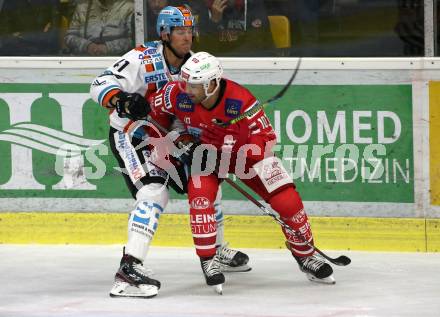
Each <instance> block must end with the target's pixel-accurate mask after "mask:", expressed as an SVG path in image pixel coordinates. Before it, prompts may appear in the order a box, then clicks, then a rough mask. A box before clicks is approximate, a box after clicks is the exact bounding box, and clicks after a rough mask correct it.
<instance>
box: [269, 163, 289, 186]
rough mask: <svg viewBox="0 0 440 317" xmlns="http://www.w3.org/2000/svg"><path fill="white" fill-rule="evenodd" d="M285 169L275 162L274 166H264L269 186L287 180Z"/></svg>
mask: <svg viewBox="0 0 440 317" xmlns="http://www.w3.org/2000/svg"><path fill="white" fill-rule="evenodd" d="M286 176H287V175H286V173H285V172H284V169H283V168H281V167H280V166H278V162H277V161H274V162H272V164H269V165H266V166H264V179H265V181H266V183H267V184H268V185H273V184H275V183H276V182H278V181H281V180H283V179H285V178H286Z"/></svg>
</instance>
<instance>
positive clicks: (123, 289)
mask: <svg viewBox="0 0 440 317" xmlns="http://www.w3.org/2000/svg"><path fill="white" fill-rule="evenodd" d="M158 293H159V289H158V288H157V286H155V285H148V284H140V285H138V286H134V285H131V284H129V283H127V282H123V281H116V282H115V284H114V285H113V287H112V289H111V290H110V294H109V295H110V297H135V298H151V297H154V296H156V295H157V294H158Z"/></svg>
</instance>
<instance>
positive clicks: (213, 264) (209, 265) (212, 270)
mask: <svg viewBox="0 0 440 317" xmlns="http://www.w3.org/2000/svg"><path fill="white" fill-rule="evenodd" d="M200 264H201V266H202V271H203V275H204V276H205V280H206V284H208V285H209V286H212V287H213V288H214V291H215V292H216V293H217V294H219V295H222V294H223V283H224V282H225V276H224V275H223V273H222V272H221V271H220V263H219V262H218V257H217V255H216V256H214V257H213V258H211V259H206V258H203V259H202V258H200Z"/></svg>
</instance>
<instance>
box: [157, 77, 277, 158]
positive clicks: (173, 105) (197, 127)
mask: <svg viewBox="0 0 440 317" xmlns="http://www.w3.org/2000/svg"><path fill="white" fill-rule="evenodd" d="M219 89H220V95H219V99H218V100H217V103H216V104H215V105H214V107H212V108H211V109H206V108H204V107H203V105H201V104H193V102H192V101H191V99H190V98H189V97H188V96H187V95H186V93H184V92H182V91H181V90H180V89H179V85H178V83H177V82H169V83H167V84H166V85H165V86H164V87H163V88H162V89H161V90H159V91H158V92H156V93H155V94H153V95H152V96H151V98H150V99H149V100H150V104H151V107H152V109H153V112H152V113H151V115H152V117H153V118H154V119H155V120H157V121H158V122H160V123H161V124H164V125H167V124H166V123H167V120H168V119H167V118H166V117H169V114H172V115H174V116H176V117H177V118H178V119H179V120H180V121H182V122H183V123H184V125H185V128H186V129H187V131H188V132H189V133H190V134H192V135H193V136H195V137H196V138H199V137H200V135H201V134H202V133H203V130H204V129H207V128H209V126H210V125H212V122H213V119H220V120H221V121H222V122H226V121H229V120H231V119H234V118H236V117H237V116H239V115H241V114H242V113H244V112H246V111H248V110H249V109H251V108H253V107H256V106H258V105H259V102H258V100H257V99H256V98H255V97H254V96H253V95H252V94H251V92H250V91H249V90H247V89H246V88H245V87H243V86H241V85H239V84H237V83H236V82H234V81H231V80H228V79H222V80H221V82H220V88H219ZM230 128H233V129H234V130H236V131H238V134H239V135H240V138H238V139H236V140H235V141H236V143H235V145H234V149H239V148H240V147H241V146H242V145H244V144H256V145H257V146H259V147H260V149H262V151H261V153H260V155H261V158H263V156H264V150H265V146H266V144H267V143H269V142H270V143H272V144H274V143H275V140H276V136H275V132H274V130H273V128H272V126H271V124H270V121H269V119H268V118H267V117H266V115H265V113H264V111H263V110H260V111H258V112H257V113H255V114H254V115H252V116H250V117H245V118H244V119H243V120H241V121H239V122H237V123H235V124H232V125H231V126H230ZM224 131H225V133H224V135H219V138H223V137H224V136H225V135H227V134H228V133H227V131H226V129H224ZM248 156H249V154H248ZM261 158H260V157H259V156H255V155H254V159H257V160H259V159H261Z"/></svg>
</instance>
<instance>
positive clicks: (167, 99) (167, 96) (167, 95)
mask: <svg viewBox="0 0 440 317" xmlns="http://www.w3.org/2000/svg"><path fill="white" fill-rule="evenodd" d="M174 86H175V84H170V85H169V86H168V87H167V88H166V89H165V93H164V100H165V108H166V109H171V108H172V107H173V105H172V104H171V90H173V88H174Z"/></svg>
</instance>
